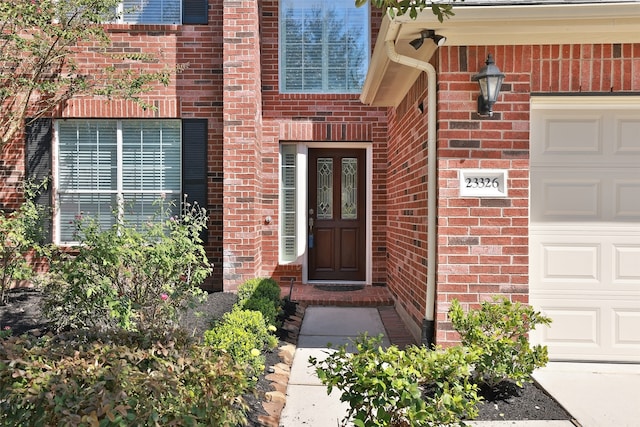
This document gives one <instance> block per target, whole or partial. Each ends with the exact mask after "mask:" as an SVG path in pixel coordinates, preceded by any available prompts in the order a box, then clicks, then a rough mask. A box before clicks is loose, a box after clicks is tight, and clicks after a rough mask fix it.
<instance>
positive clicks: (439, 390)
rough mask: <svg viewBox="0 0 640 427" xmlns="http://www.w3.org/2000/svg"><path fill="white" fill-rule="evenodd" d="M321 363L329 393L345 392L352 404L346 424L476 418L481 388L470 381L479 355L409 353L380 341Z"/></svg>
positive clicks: (360, 342)
mask: <svg viewBox="0 0 640 427" xmlns="http://www.w3.org/2000/svg"><path fill="white" fill-rule="evenodd" d="M354 343H355V346H356V349H357V352H356V353H354V354H351V353H348V352H347V349H346V346H341V347H339V348H338V349H337V351H334V352H331V353H328V354H329V356H328V357H327V358H326V359H325V360H323V361H319V360H318V359H315V358H313V357H312V358H310V359H309V362H310V364H311V365H312V366H314V367H315V368H316V373H317V375H318V377H319V378H320V380H321V381H322V383H323V384H325V385H326V386H327V392H328V393H331V391H332V390H333V388H334V387H335V388H337V389H339V390H340V391H341V392H342V396H341V398H340V399H341V400H342V401H343V402H347V403H348V404H349V410H348V413H347V416H346V417H345V419H344V420H343V425H347V424H348V423H349V421H352V422H353V424H354V425H355V426H357V427H365V426H366V427H370V426H392V427H408V426H431V425H448V424H452V423H459V422H460V420H461V419H463V418H473V417H475V416H476V415H477V410H476V404H477V402H478V396H477V387H476V385H475V384H471V383H470V382H469V379H470V375H471V374H470V372H471V366H472V365H471V364H472V363H473V362H474V361H475V359H476V357H477V356H476V354H475V353H474V352H473V351H469V350H468V349H466V348H463V347H460V346H458V347H451V348H448V349H441V348H438V349H435V350H429V349H427V348H426V347H418V346H409V347H407V348H406V349H405V350H400V349H398V347H397V346H391V347H389V348H388V349H386V350H385V349H383V348H381V347H380V338H369V337H367V336H366V335H364V336H361V337H359V338H358V339H356V340H355V342H354Z"/></svg>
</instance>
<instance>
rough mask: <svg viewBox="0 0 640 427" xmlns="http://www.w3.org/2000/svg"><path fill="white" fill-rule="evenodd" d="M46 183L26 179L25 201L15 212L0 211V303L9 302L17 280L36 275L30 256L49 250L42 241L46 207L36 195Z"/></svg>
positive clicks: (24, 188)
mask: <svg viewBox="0 0 640 427" xmlns="http://www.w3.org/2000/svg"><path fill="white" fill-rule="evenodd" d="M46 185H47V183H46V182H43V183H41V184H39V185H36V184H35V183H31V182H25V183H24V186H23V190H24V195H25V201H24V202H23V203H22V204H21V205H20V207H19V208H18V209H16V210H15V211H13V212H2V211H0V241H2V250H1V251H0V305H4V304H6V302H7V290H8V289H9V288H10V287H11V284H12V283H13V282H14V281H17V280H26V279H30V278H31V277H32V276H33V270H32V267H31V264H30V263H29V259H28V257H29V255H30V254H34V255H40V254H43V253H44V252H45V251H46V249H48V248H47V247H46V246H45V245H43V244H42V243H43V241H44V230H43V218H44V215H45V213H46V208H45V207H43V206H41V205H38V204H36V203H35V199H36V196H37V195H38V193H39V192H40V191H42V190H43V189H44V188H45V187H46Z"/></svg>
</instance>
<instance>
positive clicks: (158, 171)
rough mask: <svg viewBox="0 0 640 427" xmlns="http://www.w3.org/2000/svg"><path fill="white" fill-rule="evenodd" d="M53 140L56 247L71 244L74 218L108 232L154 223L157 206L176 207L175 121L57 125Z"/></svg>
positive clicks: (178, 148) (178, 132)
mask: <svg viewBox="0 0 640 427" xmlns="http://www.w3.org/2000/svg"><path fill="white" fill-rule="evenodd" d="M56 135H57V139H56V140H57V142H58V144H57V169H56V172H57V173H56V182H55V188H56V198H57V205H58V209H57V221H56V222H57V223H58V224H59V226H58V227H57V229H58V234H59V237H58V240H59V241H61V242H71V241H73V240H75V239H74V232H75V227H74V220H75V219H76V218H77V216H79V215H90V216H92V217H95V218H97V220H98V221H99V222H100V224H101V225H103V226H105V227H108V226H111V225H112V224H113V222H114V221H115V218H120V219H122V220H125V221H127V222H129V223H132V224H140V223H142V222H144V221H150V220H154V219H157V218H158V213H159V206H158V202H159V201H160V200H162V201H163V202H162V203H163V204H164V205H165V207H169V206H170V205H171V204H173V205H175V206H179V202H180V197H181V196H180V195H181V175H182V174H181V156H182V153H181V121H180V120H80V119H78V120H61V121H58V122H56Z"/></svg>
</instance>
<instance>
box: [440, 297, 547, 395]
mask: <svg viewBox="0 0 640 427" xmlns="http://www.w3.org/2000/svg"><path fill="white" fill-rule="evenodd" d="M449 317H450V318H451V322H452V323H453V327H454V329H455V330H456V331H458V333H459V334H460V337H461V340H462V344H463V345H465V346H469V347H472V348H475V349H477V350H479V352H480V357H479V359H478V361H477V362H476V365H475V377H476V380H477V381H481V382H486V383H487V384H488V385H490V386H495V385H496V384H498V383H500V382H501V381H503V380H505V379H511V380H514V381H515V382H516V383H517V384H518V385H521V384H522V381H531V374H532V373H533V371H534V370H535V369H536V368H539V367H543V366H545V365H546V364H547V362H548V360H549V358H548V355H547V347H546V346H541V345H536V346H533V347H531V346H530V344H529V332H530V331H531V330H533V329H535V327H536V326H537V325H549V324H550V323H551V319H549V318H548V317H545V316H543V315H541V314H540V313H539V312H537V311H535V310H534V309H533V308H532V307H530V306H526V305H522V304H520V303H519V302H516V303H512V302H511V301H509V300H508V299H507V298H504V297H502V298H495V299H494V302H493V303H491V302H483V303H482V306H481V308H480V309H478V310H470V311H469V312H468V313H467V314H465V313H464V310H463V309H462V306H461V305H460V303H459V302H458V301H457V300H454V301H453V302H452V304H451V309H450V310H449Z"/></svg>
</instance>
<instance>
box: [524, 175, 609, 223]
mask: <svg viewBox="0 0 640 427" xmlns="http://www.w3.org/2000/svg"><path fill="white" fill-rule="evenodd" d="M600 188H601V186H600V182H598V181H594V180H590V179H584V180H577V179H571V180H566V179H560V178H558V179H553V180H552V179H546V180H544V181H542V185H541V187H540V188H539V191H540V192H541V193H542V194H541V195H540V197H537V200H540V199H541V200H542V201H543V203H544V209H543V210H542V211H541V213H542V217H543V218H549V219H551V218H571V219H574V218H581V219H583V220H586V219H592V220H595V219H598V218H599V217H600V206H602V203H601V197H602V196H601V194H602V192H601V189H600Z"/></svg>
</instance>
